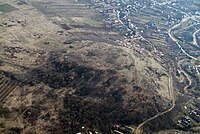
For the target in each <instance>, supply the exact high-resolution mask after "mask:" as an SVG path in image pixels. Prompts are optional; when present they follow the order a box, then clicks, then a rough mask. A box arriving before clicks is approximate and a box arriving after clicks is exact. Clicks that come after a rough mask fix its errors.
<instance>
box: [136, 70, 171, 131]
mask: <svg viewBox="0 0 200 134" xmlns="http://www.w3.org/2000/svg"><path fill="white" fill-rule="evenodd" d="M169 89H170V94H171V97H172V106H171V107H170V108H169V109H167V110H166V111H164V112H161V113H158V114H156V115H155V116H153V117H151V118H149V119H147V120H145V121H144V122H142V123H141V124H140V125H139V126H138V127H137V128H136V129H135V131H134V134H142V130H141V129H142V127H143V126H144V125H145V124H146V123H148V122H150V121H152V120H154V119H156V118H158V117H160V116H162V115H164V114H166V113H168V112H170V111H171V110H172V109H173V108H174V107H175V97H174V90H173V84H172V76H171V71H170V76H169Z"/></svg>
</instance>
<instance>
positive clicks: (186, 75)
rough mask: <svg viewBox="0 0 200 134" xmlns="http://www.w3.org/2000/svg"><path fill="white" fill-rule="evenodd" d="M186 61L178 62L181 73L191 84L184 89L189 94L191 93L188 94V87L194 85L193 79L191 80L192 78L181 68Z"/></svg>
mask: <svg viewBox="0 0 200 134" xmlns="http://www.w3.org/2000/svg"><path fill="white" fill-rule="evenodd" d="M184 61H185V59H183V60H180V61H179V62H178V68H179V69H180V73H182V74H183V75H184V76H185V77H186V78H187V80H188V81H189V84H188V85H187V86H186V87H184V89H183V90H184V92H185V93H187V94H188V93H189V92H188V87H189V86H191V85H192V79H191V78H190V76H189V75H188V74H187V73H186V72H185V71H184V70H183V68H182V67H181V64H182V62H184Z"/></svg>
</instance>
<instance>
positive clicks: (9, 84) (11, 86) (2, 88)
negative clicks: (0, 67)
mask: <svg viewBox="0 0 200 134" xmlns="http://www.w3.org/2000/svg"><path fill="white" fill-rule="evenodd" d="M18 85H19V84H18V82H16V81H14V80H11V79H9V78H7V77H5V76H1V77H0V103H2V102H3V100H4V99H5V98H6V97H7V96H9V95H10V93H12V92H13V91H14V90H15V89H16V88H17V87H18Z"/></svg>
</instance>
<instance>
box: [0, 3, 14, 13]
mask: <svg viewBox="0 0 200 134" xmlns="http://www.w3.org/2000/svg"><path fill="white" fill-rule="evenodd" d="M15 10H17V8H15V7H13V6H11V5H10V4H2V5H0V11H1V12H3V13H8V12H12V11H15Z"/></svg>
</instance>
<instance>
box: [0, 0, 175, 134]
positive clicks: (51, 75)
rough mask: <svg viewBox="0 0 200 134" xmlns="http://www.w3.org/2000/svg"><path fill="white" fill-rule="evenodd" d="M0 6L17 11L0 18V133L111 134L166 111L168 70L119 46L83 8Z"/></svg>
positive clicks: (70, 4) (66, 0) (68, 3)
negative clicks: (95, 133) (114, 127)
mask: <svg viewBox="0 0 200 134" xmlns="http://www.w3.org/2000/svg"><path fill="white" fill-rule="evenodd" d="M0 4H1V5H2V4H9V5H11V6H12V7H15V10H14V11H8V12H2V13H0V87H1V88H0V100H1V101H0V102H1V105H0V133H3V134H7V133H20V132H21V133H24V134H45V133H50V134H55V133H56V134H62V133H63V134H65V133H78V132H81V131H87V130H91V131H98V132H99V133H111V128H112V125H113V124H125V125H138V124H140V123H142V122H143V121H145V120H147V119H148V118H150V117H153V116H155V115H156V114H158V113H161V112H163V111H165V110H166V109H169V108H170V106H171V98H172V96H171V91H170V89H169V85H170V84H169V83H170V82H169V81H168V79H169V77H170V76H169V74H168V71H167V69H166V67H165V66H163V65H161V64H160V63H158V62H157V61H156V60H154V58H153V57H151V55H149V54H148V53H143V54H141V55H140V56H137V55H138V54H137V53H136V52H133V51H132V50H130V49H128V48H124V47H121V46H118V43H117V40H123V37H122V36H120V35H119V34H118V33H115V32H111V31H110V30H109V29H108V28H106V27H105V26H104V24H103V22H102V21H99V20H101V19H100V17H101V16H100V15H99V14H98V13H97V12H96V11H94V10H92V9H90V8H88V6H87V5H86V3H82V4H80V2H79V3H76V2H75V1H72V0H59V1H53V0H43V1H39V0H38V1H32V2H28V3H20V2H17V1H14V0H8V1H3V0H0ZM147 57H148V58H147ZM83 127H84V129H83Z"/></svg>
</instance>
